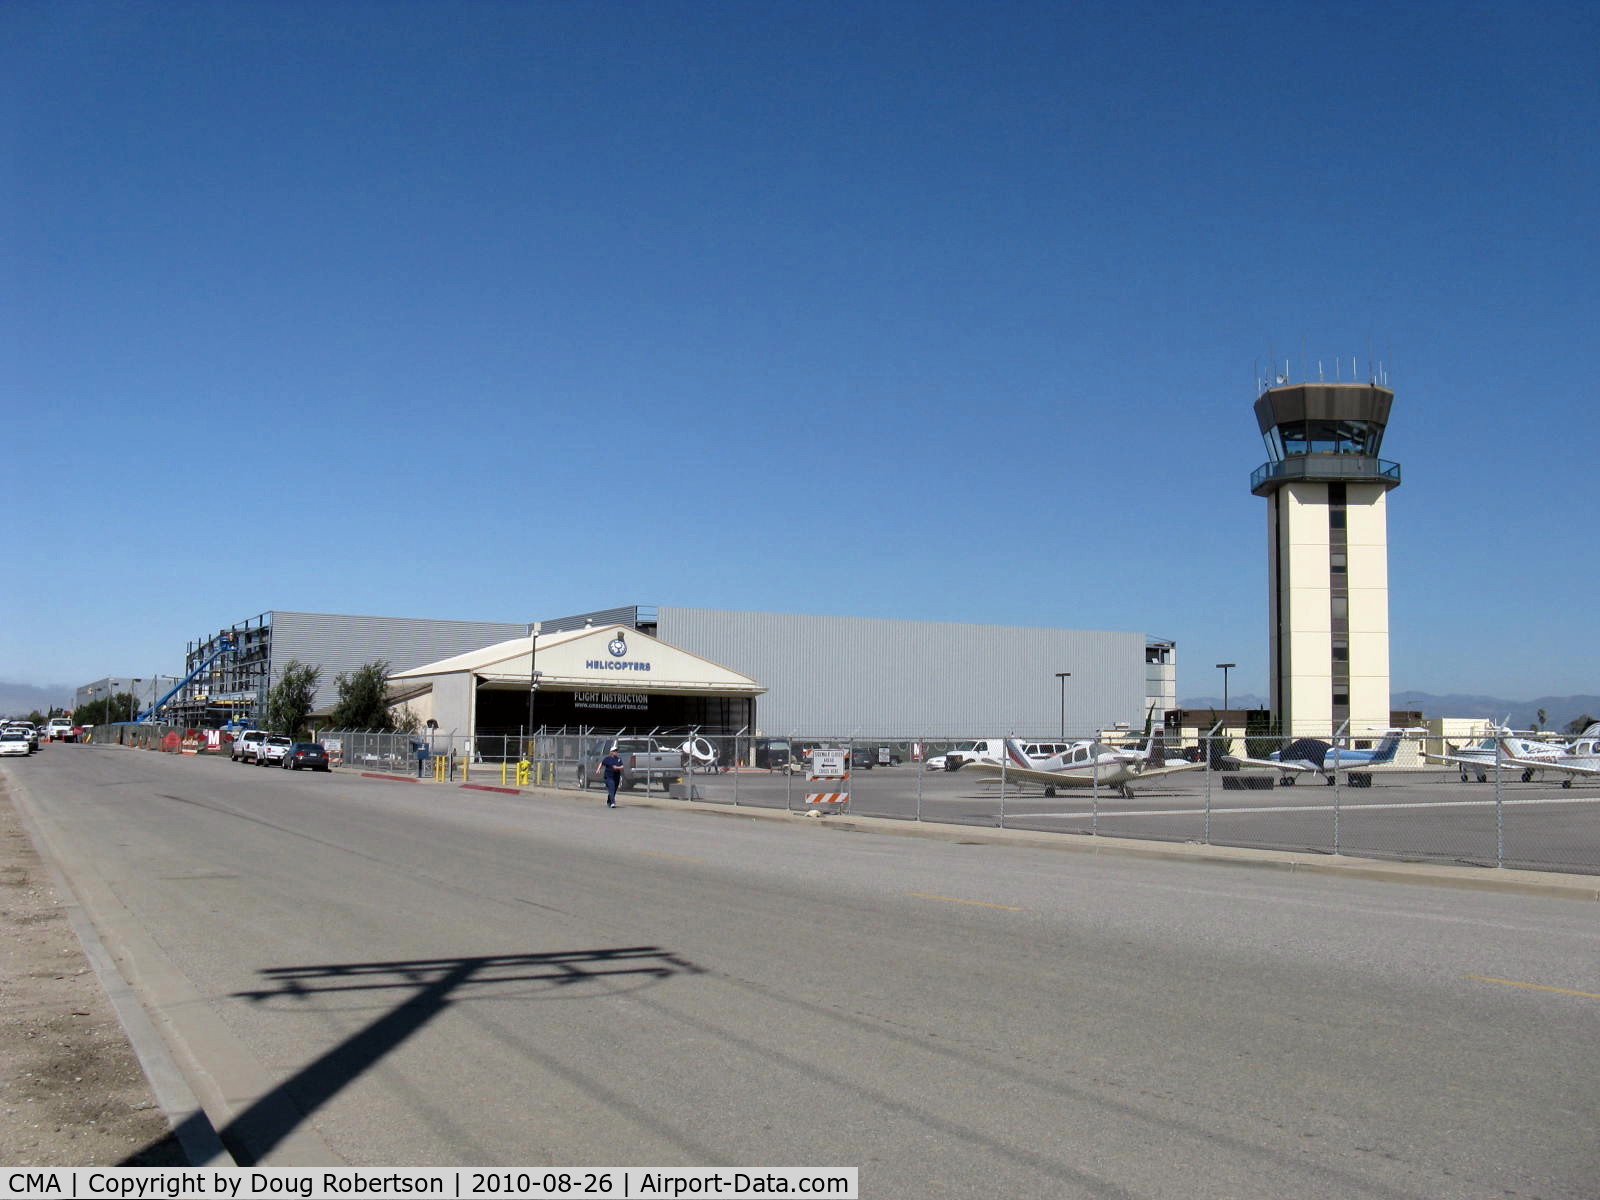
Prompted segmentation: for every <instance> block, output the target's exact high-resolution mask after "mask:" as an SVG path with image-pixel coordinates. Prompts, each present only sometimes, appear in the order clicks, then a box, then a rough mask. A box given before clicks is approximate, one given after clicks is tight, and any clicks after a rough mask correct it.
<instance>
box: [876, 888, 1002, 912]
mask: <svg viewBox="0 0 1600 1200" xmlns="http://www.w3.org/2000/svg"><path fill="white" fill-rule="evenodd" d="M906 895H908V896H915V897H916V898H917V899H918V900H948V901H949V902H950V903H951V904H976V905H977V906H978V907H979V908H1003V909H1005V910H1006V911H1007V912H1027V911H1028V910H1027V909H1025V908H1018V907H1017V906H1016V905H1015V904H990V903H989V902H988V901H987V900H963V899H962V898H961V897H960V896H935V895H934V894H933V893H931V892H907V893H906Z"/></svg>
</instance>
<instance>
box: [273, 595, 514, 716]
mask: <svg viewBox="0 0 1600 1200" xmlns="http://www.w3.org/2000/svg"><path fill="white" fill-rule="evenodd" d="M266 616H267V618H268V620H269V621H270V623H271V627H272V642H271V645H272V659H271V673H272V677H271V682H272V683H277V682H278V680H279V679H280V678H281V677H282V675H283V670H284V668H285V667H287V666H288V665H289V660H290V659H294V658H297V659H299V660H300V661H301V662H303V663H310V664H312V665H315V666H320V667H321V668H322V677H321V679H319V680H318V686H317V704H318V705H319V706H325V705H331V704H334V703H336V702H337V701H338V699H339V687H338V677H339V675H340V674H341V673H343V674H349V673H351V672H353V671H356V670H358V669H359V668H361V667H364V666H366V665H367V664H368V663H369V662H372V661H373V660H375V659H379V658H382V659H385V660H387V661H388V663H389V667H390V669H391V670H393V671H404V670H408V669H409V668H411V667H420V666H422V665H423V664H424V663H430V662H437V661H438V660H440V659H442V658H449V657H451V656H452V655H455V654H464V653H466V652H467V651H469V650H477V649H480V648H482V647H484V646H491V645H493V644H494V643H495V642H503V641H506V640H507V639H509V638H515V637H521V638H525V637H527V636H528V627H527V625H526V624H507V623H505V622H500V621H430V620H425V619H422V618H418V617H360V616H345V615H342V614H338V613H304V612H282V611H276V610H275V611H272V612H269V613H267V614H266ZM269 686H270V685H269Z"/></svg>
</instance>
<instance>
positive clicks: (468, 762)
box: [461, 754, 472, 783]
mask: <svg viewBox="0 0 1600 1200" xmlns="http://www.w3.org/2000/svg"><path fill="white" fill-rule="evenodd" d="M471 768H472V755H470V754H463V755H462V756H461V782H462V783H466V782H467V777H468V773H469V771H470V770H471Z"/></svg>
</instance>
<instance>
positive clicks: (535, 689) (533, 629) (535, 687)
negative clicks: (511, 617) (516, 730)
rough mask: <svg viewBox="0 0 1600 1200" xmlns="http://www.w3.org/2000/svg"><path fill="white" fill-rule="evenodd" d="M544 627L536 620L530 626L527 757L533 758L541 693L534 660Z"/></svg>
mask: <svg viewBox="0 0 1600 1200" xmlns="http://www.w3.org/2000/svg"><path fill="white" fill-rule="evenodd" d="M543 627H544V622H542V621H534V622H533V623H532V624H531V625H529V626H528V746H527V751H526V753H527V757H528V759H529V760H530V761H531V760H532V759H533V701H534V697H535V696H537V695H538V694H539V672H538V671H537V670H535V669H534V662H535V661H536V659H537V657H538V653H539V631H540V630H541V629H542V628H543Z"/></svg>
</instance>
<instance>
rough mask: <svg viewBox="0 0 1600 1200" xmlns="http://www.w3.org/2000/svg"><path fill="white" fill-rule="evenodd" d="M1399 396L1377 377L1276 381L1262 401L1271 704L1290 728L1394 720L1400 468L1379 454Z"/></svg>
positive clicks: (1360, 726) (1306, 731)
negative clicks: (1392, 603)
mask: <svg viewBox="0 0 1600 1200" xmlns="http://www.w3.org/2000/svg"><path fill="white" fill-rule="evenodd" d="M1393 403H1394V393H1393V392H1392V391H1390V390H1389V389H1388V388H1386V387H1380V386H1378V385H1377V384H1376V383H1297V384H1287V385H1279V386H1276V387H1269V388H1267V389H1266V391H1264V392H1262V393H1261V397H1260V399H1258V400H1257V401H1256V422H1257V424H1259V425H1260V427H1261V436H1262V437H1263V438H1264V439H1265V440H1266V443H1267V456H1268V457H1267V461H1266V462H1265V463H1263V464H1262V465H1261V466H1259V467H1257V468H1256V470H1255V472H1254V473H1253V474H1252V475H1251V476H1250V490H1251V491H1252V492H1254V493H1255V494H1256V495H1258V496H1262V497H1264V498H1265V499H1266V501H1267V569H1268V574H1269V579H1270V585H1269V586H1270V588H1271V597H1270V613H1269V620H1270V622H1271V635H1272V666H1271V670H1272V711H1273V713H1274V714H1275V715H1276V717H1277V719H1278V722H1279V728H1280V730H1281V731H1282V732H1283V733H1284V734H1286V735H1289V736H1295V737H1320V738H1326V737H1328V736H1329V735H1330V734H1331V733H1333V732H1335V731H1336V730H1338V729H1339V727H1340V726H1341V725H1342V724H1343V723H1344V722H1345V721H1348V722H1349V728H1348V733H1349V734H1350V736H1351V737H1352V738H1362V737H1364V736H1365V737H1371V736H1378V734H1379V731H1381V730H1383V729H1385V728H1387V727H1388V725H1389V540H1388V526H1387V518H1386V515H1385V513H1386V508H1385V500H1386V497H1387V496H1388V494H1389V490H1390V489H1391V488H1395V487H1398V486H1399V485H1400V465H1399V464H1398V463H1392V462H1385V461H1384V460H1383V459H1381V458H1379V457H1378V451H1379V449H1380V448H1381V446H1382V443H1383V430H1384V427H1385V426H1386V425H1387V424H1388V422H1389V408H1390V406H1391V405H1392V404H1393Z"/></svg>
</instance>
